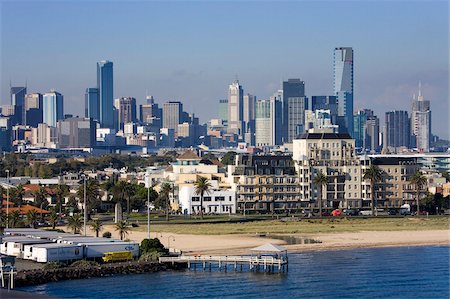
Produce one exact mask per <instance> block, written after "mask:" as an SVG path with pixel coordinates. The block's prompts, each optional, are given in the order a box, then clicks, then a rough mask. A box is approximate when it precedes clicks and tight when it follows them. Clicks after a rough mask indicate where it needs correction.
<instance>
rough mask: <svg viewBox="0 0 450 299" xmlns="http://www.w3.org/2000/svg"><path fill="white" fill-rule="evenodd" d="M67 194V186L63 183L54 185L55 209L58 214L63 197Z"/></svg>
mask: <svg viewBox="0 0 450 299" xmlns="http://www.w3.org/2000/svg"><path fill="white" fill-rule="evenodd" d="M68 194H69V187H68V186H67V185H64V184H59V185H58V187H56V190H55V197H56V207H55V208H56V210H57V211H58V213H59V214H61V209H62V205H63V201H64V197H65V196H67V195H68Z"/></svg>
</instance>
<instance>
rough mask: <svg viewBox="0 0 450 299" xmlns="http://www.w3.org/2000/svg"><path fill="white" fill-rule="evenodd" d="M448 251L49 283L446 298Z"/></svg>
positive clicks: (333, 256) (53, 287)
mask: <svg viewBox="0 0 450 299" xmlns="http://www.w3.org/2000/svg"><path fill="white" fill-rule="evenodd" d="M449 253H450V247H398V248H375V249H355V250H343V251H324V252H310V253H299V254H291V255H290V259H289V272H288V273H287V274H265V273H252V272H243V273H242V272H234V271H230V270H229V271H228V272H224V271H222V272H218V271H212V272H203V271H202V270H199V271H196V272H194V271H192V270H191V271H181V272H159V273H150V274H140V275H129V276H116V277H107V278H92V279H86V280H73V281H64V282H56V283H49V284H45V285H39V286H34V287H29V288H23V289H22V290H24V291H29V292H37V293H41V294H48V295H51V296H55V297H61V298H121V299H125V298H167V297H169V298H224V297H226V298H261V297H264V298H289V297H290V298H311V297H315V298H317V297H320V298H362V297H363V298H368V297H370V298H449V297H450V292H449V280H450V276H449V265H450V264H449V263H450V262H449Z"/></svg>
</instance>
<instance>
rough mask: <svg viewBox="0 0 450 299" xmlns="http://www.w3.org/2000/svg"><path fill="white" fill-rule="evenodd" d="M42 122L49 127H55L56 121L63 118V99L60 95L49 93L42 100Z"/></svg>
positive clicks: (53, 92)
mask: <svg viewBox="0 0 450 299" xmlns="http://www.w3.org/2000/svg"><path fill="white" fill-rule="evenodd" d="M42 110H43V115H42V121H43V123H46V124H47V125H48V126H50V127H56V123H57V122H58V120H60V119H63V118H64V99H63V96H62V94H60V93H59V92H56V91H50V92H47V93H46V94H44V97H43V99H42Z"/></svg>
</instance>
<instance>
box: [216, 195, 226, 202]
mask: <svg viewBox="0 0 450 299" xmlns="http://www.w3.org/2000/svg"><path fill="white" fill-rule="evenodd" d="M216 201H225V196H216Z"/></svg>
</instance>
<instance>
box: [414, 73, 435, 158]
mask: <svg viewBox="0 0 450 299" xmlns="http://www.w3.org/2000/svg"><path fill="white" fill-rule="evenodd" d="M411 133H412V135H413V136H414V138H415V145H416V147H417V149H418V150H419V151H422V152H429V151H430V140H431V110H430V101H428V100H424V99H423V96H422V86H421V83H420V82H419V96H418V97H417V100H416V99H415V97H414V98H413V102H412V112H411Z"/></svg>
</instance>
